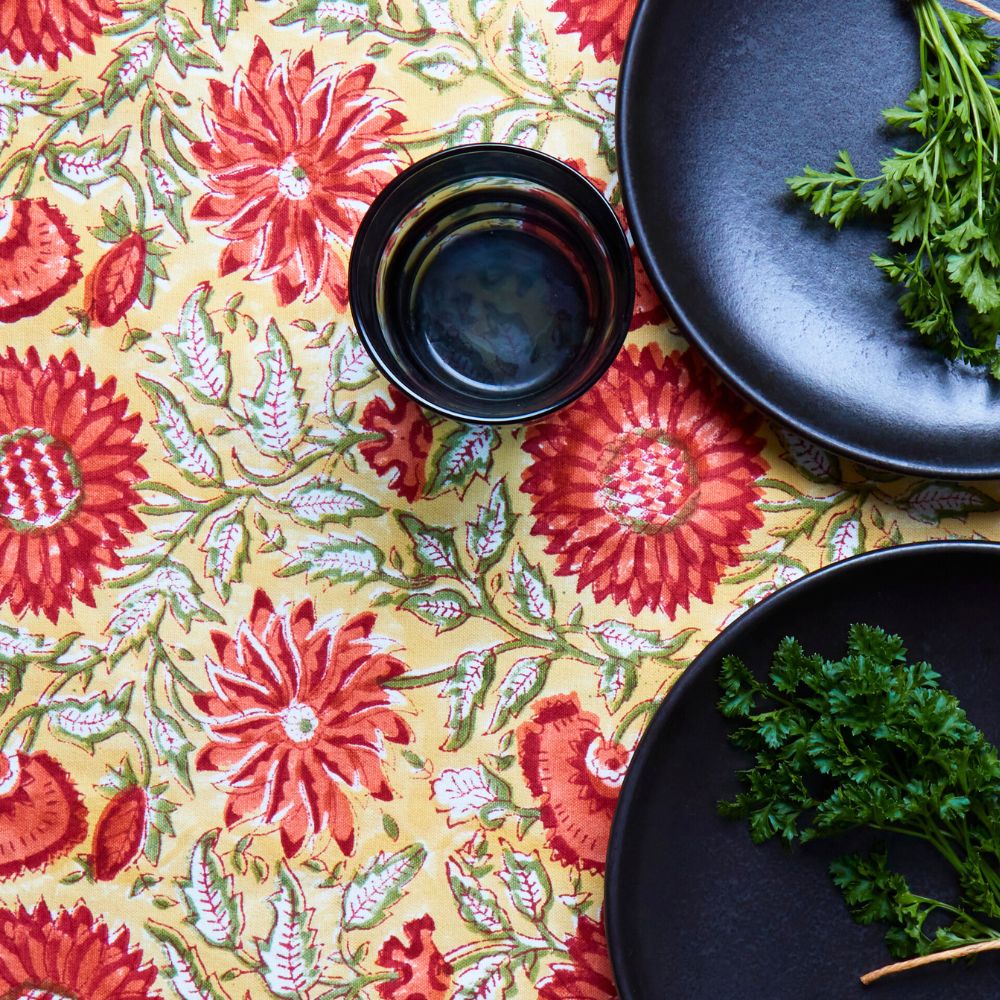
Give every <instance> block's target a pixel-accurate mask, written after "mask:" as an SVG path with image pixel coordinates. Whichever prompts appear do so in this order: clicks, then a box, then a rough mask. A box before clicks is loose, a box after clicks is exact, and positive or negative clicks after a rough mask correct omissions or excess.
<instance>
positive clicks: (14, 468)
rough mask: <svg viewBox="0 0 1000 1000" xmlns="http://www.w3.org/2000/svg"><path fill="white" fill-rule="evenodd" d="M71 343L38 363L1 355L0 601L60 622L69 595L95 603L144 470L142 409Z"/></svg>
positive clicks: (135, 523) (129, 527)
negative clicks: (97, 373) (99, 376)
mask: <svg viewBox="0 0 1000 1000" xmlns="http://www.w3.org/2000/svg"><path fill="white" fill-rule="evenodd" d="M127 408H128V401H127V400H126V399H125V397H124V396H117V397H116V396H115V379H114V378H109V379H108V380H107V381H105V382H103V383H102V384H101V385H98V384H97V382H96V380H95V378H94V373H93V372H92V371H91V370H90V369H89V368H85V369H81V368H80V362H79V361H78V360H77V357H76V355H75V354H74V353H73V352H72V351H70V352H69V353H67V354H66V356H65V357H64V358H63V359H62V360H61V361H57V360H56V359H55V358H49V360H48V363H47V364H45V365H42V363H41V361H40V360H39V358H38V352H37V351H36V350H35V349H34V348H33V347H32V348H30V349H29V350H28V353H27V355H26V357H25V359H24V360H23V361H22V360H21V359H20V358H18V356H17V355H16V354H15V352H14V348H10V349H9V350H8V351H7V354H6V356H0V603H3V602H4V601H7V602H8V603H9V604H10V609H11V611H12V612H13V613H14V614H15V615H21V614H23V613H24V612H25V611H26V610H27V609H30V610H31V611H32V612H34V613H35V614H38V613H43V614H44V615H45V616H46V617H47V618H49V619H50V620H51V621H53V622H54V621H56V619H57V618H58V616H59V612H60V611H61V610H67V611H68V610H69V609H70V607H71V605H72V602H73V599H74V598H75V599H76V600H79V601H81V602H82V603H83V604H86V605H88V606H89V607H93V606H94V593H93V588H94V586H95V585H96V584H99V583H100V580H101V570H102V568H104V567H107V568H111V569H118V568H119V567H120V566H121V565H122V561H121V558H120V557H119V555H118V550H119V549H121V548H123V547H124V546H125V545H127V544H128V536H127V534H126V532H130V531H139V530H141V529H142V527H143V524H142V521H140V520H139V518H138V517H137V516H136V515H135V514H134V513H133V511H132V508H133V507H134V506H135V505H136V504H137V503H139V494H138V493H137V492H136V491H135V487H134V484H135V483H136V482H138V481H139V480H140V479H143V478H145V471H144V470H143V468H142V466H141V465H139V458H140V457H141V456H142V453H143V451H144V450H145V449H144V448H143V446H142V445H140V444H137V443H136V441H135V437H136V434H137V433H138V431H139V426H140V423H141V421H140V418H139V416H138V414H133V415H132V416H126V410H127Z"/></svg>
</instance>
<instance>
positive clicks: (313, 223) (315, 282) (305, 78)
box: [191, 38, 405, 307]
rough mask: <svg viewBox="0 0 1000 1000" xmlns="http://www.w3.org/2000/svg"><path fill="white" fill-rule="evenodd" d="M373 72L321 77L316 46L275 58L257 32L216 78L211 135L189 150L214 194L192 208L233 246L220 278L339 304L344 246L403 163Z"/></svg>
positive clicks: (283, 297)
mask: <svg viewBox="0 0 1000 1000" xmlns="http://www.w3.org/2000/svg"><path fill="white" fill-rule="evenodd" d="M374 72H375V67H374V65H373V64H371V63H368V64H366V65H363V66H358V67H356V68H355V69H350V70H348V69H347V68H345V67H331V68H329V69H327V70H325V71H323V72H321V73H318V74H317V72H316V69H315V65H314V63H313V55H312V52H303V53H301V54H300V55H298V56H296V57H295V59H292V58H291V55H290V54H289V53H285V54H284V55H283V56H282V58H281V59H279V60H278V61H277V62H276V61H275V60H274V58H273V57H272V55H271V52H270V50H269V49H268V47H267V46H266V45H265V44H264V42H262V41H261V40H260V39H259V38H258V39H257V43H256V45H255V47H254V50H253V55H252V56H251V57H250V64H249V66H248V67H247V68H246V70H241V71H240V72H239V73H237V75H236V78H235V79H234V81H233V84H232V87H227V86H226V85H225V84H223V83H221V82H220V81H218V80H214V81H212V83H211V108H210V110H209V111H208V112H207V113H206V122H207V126H208V130H209V140H208V141H207V142H196V143H194V144H193V145H192V146H191V153H192V155H193V156H194V158H195V160H197V162H198V164H199V165H200V166H202V167H204V168H205V169H206V170H207V171H208V180H207V184H208V187H209V189H210V191H211V193H210V194H207V195H205V196H204V197H202V198H201V199H200V201H199V202H198V203H197V204H196V205H195V207H194V212H193V215H194V217H195V218H196V219H203V220H205V221H206V222H209V223H211V224H212V225H211V226H210V231H211V232H212V233H214V234H215V235H216V236H219V237H221V238H222V239H224V240H227V241H228V242H229V245H228V246H227V247H226V249H225V250H224V251H223V253H222V256H221V258H220V260H219V271H220V273H221V274H224V275H225V274H232V273H233V272H235V271H244V272H245V276H246V278H248V279H252V280H257V279H262V278H268V277H273V279H274V289H275V294H276V295H277V297H278V301H279V302H280V303H281V304H282V305H287V304H288V303H289V302H292V301H293V300H295V299H297V298H298V297H299V296H300V295H301V296H302V297H303V299H304V301H306V302H309V301H311V300H312V299H315V298H316V297H317V296H318V295H319V294H320V293H321V292H322V293H325V294H326V295H327V296H329V298H330V299H332V301H333V302H335V303H336V304H337V305H338V306H341V307H343V306H345V305H346V304H347V272H346V267H345V264H346V260H347V255H348V249H347V248H348V247H349V245H350V242H351V240H352V239H353V237H354V233H355V231H356V229H357V227H358V223H359V222H360V221H361V217H362V216H363V215H364V213H365V210H366V209H367V208H368V206H369V205H370V204H371V202H372V200H373V199H374V197H375V195H376V194H377V193H378V191H379V190H381V188H382V187H383V186H384V185H385V184H386V183H387V182H388V181H389V180H391V179H392V178H393V177H394V176H395V175H396V173H397V172H398V170H399V168H400V167H401V166H402V165H403V163H404V162H405V161H404V157H403V155H402V154H400V153H399V152H397V151H396V150H395V149H394V148H393V147H392V146H391V145H389V142H390V140H391V139H392V138H393V137H394V136H395V134H396V133H397V132H398V131H399V127H400V124H401V123H402V122H403V121H404V118H403V115H402V114H401V113H400V112H399V111H397V110H395V109H394V108H392V107H391V101H392V100H394V97H393V95H386V94H381V93H378V92H376V91H372V90H370V89H369V88H370V87H371V82H372V76H373V75H374Z"/></svg>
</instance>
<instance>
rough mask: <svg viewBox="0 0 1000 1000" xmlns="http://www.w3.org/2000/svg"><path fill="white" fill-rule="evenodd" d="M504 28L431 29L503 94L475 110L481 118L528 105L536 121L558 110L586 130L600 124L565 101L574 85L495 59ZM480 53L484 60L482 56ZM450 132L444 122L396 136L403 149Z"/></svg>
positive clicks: (426, 143) (591, 114)
mask: <svg viewBox="0 0 1000 1000" xmlns="http://www.w3.org/2000/svg"><path fill="white" fill-rule="evenodd" d="M505 30H506V29H504V28H501V29H499V30H497V31H494V32H493V33H492V34H487V33H485V32H478V33H477V34H475V35H474V36H472V37H471V38H469V37H466V36H465V35H463V34H461V33H460V32H457V31H437V32H432V35H433V37H434V38H435V40H442V39H444V40H447V41H448V42H451V43H453V44H454V45H456V46H457V47H460V48H464V49H465V50H466V51H467V53H468V54H469V55H470V57H471V58H472V59H473V60H474V61H475V69H473V70H472V71H471V72H470V75H472V76H478V77H482V79H483V80H484V81H485V82H487V83H489V84H492V85H493V86H494V87H495V88H496V89H498V90H499V91H500V93H501V94H502V95H503V99H501V100H500V101H498V102H496V103H495V104H493V105H491V106H490V107H487V108H483V109H482V111H481V112H479V114H480V115H481V116H482V117H483V118H487V117H490V118H496V117H498V116H499V115H501V114H504V113H505V112H508V111H515V110H525V111H526V110H529V106H530V108H531V109H535V110H536V111H538V112H540V114H539V116H538V118H539V122H541V120H542V119H544V120H545V121H548V122H551V121H552V120H553V118H554V117H555V115H556V114H558V113H559V112H561V113H562V114H563V115H564V116H565V117H567V118H570V119H573V120H576V121H579V122H581V123H583V124H584V125H586V126H587V127H588V128H590V129H592V128H593V127H594V126H595V125H600V124H602V123H603V121H604V119H603V118H602V117H601V116H600V115H598V114H597V113H595V112H589V111H586V110H584V109H583V108H581V107H579V106H578V105H576V104H573V103H571V102H570V101H569V99H568V98H569V97H570V96H572V95H574V94H576V93H578V92H579V90H580V88H579V87H578V86H577V87H573V88H572V89H569V87H570V83H569V81H563V84H562V85H561V86H555V85H553V84H552V83H551V82H550V81H548V80H544V81H538V80H531V79H529V78H528V77H525V76H522V75H521V74H519V73H517V70H516V68H515V69H514V70H513V75H512V74H511V73H509V72H508V71H507V67H506V66H505V65H504V64H503V63H502V62H501V61H500V60H499V58H498V57H499V54H500V51H501V47H500V46H499V45H498V44H497V42H498V41H499V40H500V38H501V36H502V35H503V34H504V32H505ZM484 55H485V57H486V62H485V63H484V62H483V59H482V57H483V56H484ZM526 88H527V89H526ZM454 132H455V127H454V124H453V123H448V124H447V125H445V126H440V127H436V128H432V129H425V130H423V131H420V132H411V133H404V134H403V135H401V136H400V137H399V144H400V145H401V146H404V147H407V148H410V147H412V148H423V147H426V146H434V145H437V144H439V143H440V141H441V140H442V139H443V138H446V137H447V136H449V135H451V134H453V133H454Z"/></svg>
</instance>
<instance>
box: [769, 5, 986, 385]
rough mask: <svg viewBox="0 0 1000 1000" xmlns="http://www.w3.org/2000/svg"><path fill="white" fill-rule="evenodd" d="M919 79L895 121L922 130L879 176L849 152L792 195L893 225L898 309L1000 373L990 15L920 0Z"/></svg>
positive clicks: (949, 346) (890, 115) (819, 207)
mask: <svg viewBox="0 0 1000 1000" xmlns="http://www.w3.org/2000/svg"><path fill="white" fill-rule="evenodd" d="M910 6H911V7H912V10H913V15H914V17H915V18H916V21H917V25H918V27H919V33H920V71H921V72H920V84H919V86H918V87H917V88H916V90H914V91H913V93H912V94H910V97H909V99H908V100H907V101H906V103H905V105H904V106H903V107H901V108H900V107H897V108H889V109H888V110H886V111H883V115H884V116H885V119H886V121H887V122H888V124H889V125H890V126H892V127H894V128H899V129H908V130H910V131H911V132H914V133H916V135H917V136H919V140H918V144H917V148H916V149H914V150H912V151H910V150H906V149H896V150H894V151H893V155H892V156H890V157H888V158H887V159H885V160H883V161H882V164H881V173H879V174H878V175H877V176H875V177H859V176H858V175H857V172H856V171H855V168H854V164H853V163H852V161H851V157H850V154H849V153H848V152H847V151H846V150H842V151H841V152H840V154H839V157H838V159H837V162H836V163H835V164H834V166H833V169H832V170H830V171H827V172H824V171H820V170H815V169H813V168H812V167H808V166H807V167H806V168H805V170H804V172H803V173H802V175H801V176H799V177H791V178H789V179H788V185H789V186H790V187H791V189H792V191H793V192H795V194H796V195H797V196H798V197H800V198H801V199H802V200H804V201H806V202H808V203H809V204H810V205H811V207H812V210H813V211H814V212H815V213H816V214H817V215H819V216H821V217H824V218H827V219H829V220H830V222H832V223H833V225H834V226H836V227H837V228H838V229H840V228H841V227H842V226H843V225H844V223H846V222H847V221H848V220H850V219H852V218H854V217H855V216H858V215H862V214H869V215H875V216H881V217H884V218H886V219H888V220H889V222H890V224H891V228H890V230H889V239H890V241H891V242H892V243H893V244H895V246H896V248H897V249H896V252H895V253H894V254H893V255H892V256H888V257H883V256H880V255H878V254H874V255H873V256H872V260H873V261H874V262H875V264H876V265H877V266H878V267H879V268H880V269H881V270H882V271H883V272H884V273H885V275H886V277H887V278H889V280H890V281H892V282H894V283H895V284H897V285H899V286H900V287H901V288H902V289H903V292H902V294H901V296H900V299H899V304H900V308H901V309H902V312H903V314H904V315H905V317H906V318H907V320H908V321H909V324H910V326H912V327H913V328H914V329H915V330H917V331H918V332H919V333H920V334H921V335H922V336H923V337H924V338H926V339H927V340H928V341H929V342H930V343H931V344H933V345H934V346H935V347H936V348H938V349H939V350H940V351H942V352H943V353H944V354H945V355H947V356H948V357H950V358H959V359H962V360H964V361H968V362H971V363H973V364H976V365H981V366H984V367H985V368H987V369H988V370H989V372H990V374H991V375H993V376H994V377H995V378H998V379H1000V350H998V347H997V335H998V333H1000V203H998V199H997V195H998V173H1000V108H998V101H1000V89H998V86H997V81H998V79H1000V78H998V76H997V75H995V74H993V73H991V69H992V67H993V65H994V63H995V62H996V60H997V48H998V44H1000V43H998V39H997V38H996V37H995V36H993V35H991V34H989V33H988V32H987V31H986V30H985V27H984V26H985V25H986V24H987V23H988V22H987V21H986V19H985V18H978V17H973V16H970V15H967V14H963V13H960V12H958V11H953V10H947V9H945V8H944V7H943V6H942V5H941V3H940V2H939V0H912V2H911V4H910Z"/></svg>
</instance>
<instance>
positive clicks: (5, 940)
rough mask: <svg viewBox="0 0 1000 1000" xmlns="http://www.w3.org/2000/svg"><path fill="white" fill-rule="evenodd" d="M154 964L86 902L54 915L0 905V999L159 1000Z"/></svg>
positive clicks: (46, 910) (42, 905)
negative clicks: (111, 927) (92, 910)
mask: <svg viewBox="0 0 1000 1000" xmlns="http://www.w3.org/2000/svg"><path fill="white" fill-rule="evenodd" d="M155 980H156V966H155V965H153V964H152V963H150V962H147V961H146V960H145V958H144V956H143V954H142V952H141V951H140V949H139V948H130V947H129V933H128V930H127V929H126V928H124V927H122V928H121V929H120V930H119V931H118V932H117V933H115V934H112V933H111V932H110V931H109V930H108V926H107V924H105V923H104V921H103V920H102V919H97V918H95V917H94V916H93V914H92V913H91V912H90V910H89V909H87V907H86V906H84V905H83V903H77V905H76V906H75V907H73V909H72V910H66V909H60V910H59V911H58V912H57V913H56V914H55V915H53V914H52V913H51V912H50V910H49V908H48V906H46V905H45V903H44V902H40V903H38V904H37V905H36V906H35V908H34V910H27V909H25V907H24V906H23V905H21V906H19V907H18V908H17V909H16V910H10V909H7V908H5V907H0V996H2V997H5V998H6V997H31V998H37V1000H59V998H64V997H78V998H80V1000H111V998H114V1000H158V998H159V997H160V994H159V993H157V992H156V991H155V990H154V989H153V983H154V982H155Z"/></svg>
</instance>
